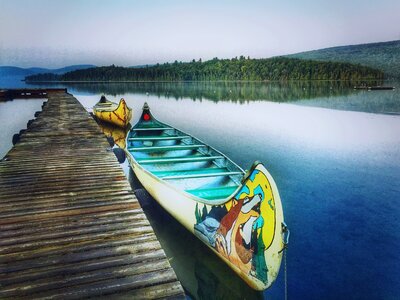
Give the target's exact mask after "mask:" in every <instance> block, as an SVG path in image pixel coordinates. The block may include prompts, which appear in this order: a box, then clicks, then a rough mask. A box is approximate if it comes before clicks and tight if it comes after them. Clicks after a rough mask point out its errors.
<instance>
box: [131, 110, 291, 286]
mask: <svg viewBox="0 0 400 300" xmlns="http://www.w3.org/2000/svg"><path fill="white" fill-rule="evenodd" d="M126 145H127V148H126V149H125V151H126V153H127V157H128V160H129V163H130V165H131V168H132V170H133V172H134V173H135V175H136V177H137V178H138V179H139V181H140V182H141V184H142V185H143V187H144V188H145V189H146V190H147V191H148V192H149V194H150V195H151V196H152V197H153V198H154V199H155V200H156V201H157V202H158V203H159V204H160V205H161V206H162V207H163V208H164V209H165V210H167V211H168V212H169V213H170V214H171V215H172V216H173V217H174V218H175V219H177V220H178V221H179V222H180V223H181V224H182V225H183V226H185V227H186V228H187V229H188V230H189V231H190V232H192V233H193V234H194V235H196V236H197V237H198V238H199V239H200V240H201V241H203V242H204V243H205V244H206V245H207V246H208V247H210V248H211V249H212V250H213V251H214V252H215V253H216V254H217V255H218V256H219V257H221V258H222V260H223V261H225V262H226V263H227V264H228V265H229V266H230V267H231V268H232V269H233V270H234V271H235V272H236V273H237V274H238V275H239V276H240V277H241V278H242V279H243V280H244V281H246V283H247V284H248V285H250V286H251V287H252V288H254V289H256V290H264V289H266V288H268V287H270V286H271V284H272V283H273V282H274V281H275V279H276V278H277V276H278V272H279V269H280V265H281V260H282V253H283V249H284V248H285V247H286V244H287V237H288V231H287V228H286V225H285V223H284V218H283V211H282V204H281V200H280V197H279V192H278V189H277V186H276V184H275V182H274V180H273V178H272V176H271V175H270V174H269V172H268V171H267V170H266V168H265V167H264V165H263V164H261V163H259V162H255V163H254V164H253V166H252V167H251V168H250V170H249V171H247V172H245V171H243V170H242V169H241V168H240V167H239V166H238V165H236V164H235V163H234V162H232V161H231V160H230V159H229V158H227V157H226V156H225V155H224V154H222V153H221V152H219V151H217V150H215V149H214V148H212V147H210V146H208V145H206V144H205V143H203V142H201V141H200V140H198V139H197V138H194V137H193V136H191V135H189V134H187V133H184V132H182V131H180V130H178V129H176V128H174V127H172V126H169V125H167V124H165V123H162V122H160V121H158V120H156V119H155V118H154V117H153V115H152V114H151V112H150V108H149V106H148V105H147V104H146V103H145V105H144V107H143V112H142V115H141V117H140V119H139V121H138V123H137V124H136V125H135V126H134V127H132V129H131V130H130V131H129V132H128V135H127V140H126Z"/></svg>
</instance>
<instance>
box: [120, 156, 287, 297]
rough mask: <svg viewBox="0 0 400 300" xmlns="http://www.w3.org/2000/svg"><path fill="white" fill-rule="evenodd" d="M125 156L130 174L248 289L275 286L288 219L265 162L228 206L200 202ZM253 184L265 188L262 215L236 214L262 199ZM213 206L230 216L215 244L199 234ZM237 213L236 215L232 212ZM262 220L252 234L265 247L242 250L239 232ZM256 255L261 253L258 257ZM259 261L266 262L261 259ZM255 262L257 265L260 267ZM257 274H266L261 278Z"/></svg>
mask: <svg viewBox="0 0 400 300" xmlns="http://www.w3.org/2000/svg"><path fill="white" fill-rule="evenodd" d="M126 152H127V157H128V160H129V162H130V165H131V167H132V170H133V171H134V173H135V175H136V176H137V178H138V179H139V181H140V182H141V184H142V185H143V186H144V188H145V189H146V190H147V191H148V192H149V194H150V195H151V196H152V197H153V198H154V199H155V200H156V201H157V202H158V203H159V204H160V205H161V206H162V207H163V208H164V209H165V210H166V211H168V212H169V213H170V214H171V215H172V216H173V217H174V218H175V219H176V220H178V221H179V222H180V223H181V224H182V225H183V226H185V227H186V228H187V229H188V230H189V231H190V232H192V233H193V234H194V235H196V236H197V237H198V238H199V239H200V240H202V241H203V242H204V243H205V244H206V245H207V246H208V247H209V248H210V249H212V250H213V251H214V253H216V254H217V255H218V256H219V257H220V258H221V259H222V260H223V261H224V262H225V263H227V264H228V265H229V266H230V267H231V268H232V269H233V270H234V271H235V272H236V273H237V274H238V275H239V276H240V277H241V278H242V279H243V280H244V281H245V282H246V283H247V284H248V285H249V286H250V287H252V288H253V289H255V290H259V291H262V290H265V289H267V288H268V287H270V286H271V285H272V283H273V282H274V281H275V280H276V278H277V276H278V273H279V269H280V265H281V260H282V249H283V248H284V246H285V245H284V236H283V235H284V233H283V230H282V224H283V223H284V219H283V210H282V204H281V200H280V196H279V192H278V189H277V186H276V184H275V182H274V180H273V178H272V176H271V175H270V174H269V172H268V171H267V170H266V169H265V167H264V166H263V165H262V164H258V165H257V166H256V167H255V168H254V169H253V170H252V172H251V174H250V175H249V177H247V179H245V180H244V182H243V185H242V186H241V187H240V188H239V189H238V190H237V192H236V193H235V194H234V196H233V197H232V198H230V199H228V200H227V201H226V202H225V203H218V204H217V205H209V204H205V203H204V202H199V201H196V199H195V198H196V197H194V196H192V195H189V194H188V193H185V192H183V191H181V190H178V189H176V188H175V187H174V186H172V185H170V184H168V183H166V182H165V181H164V180H161V179H159V178H158V177H156V176H154V175H153V174H152V173H150V172H148V171H147V170H145V169H144V168H143V167H142V166H141V165H140V164H138V162H137V161H136V160H135V158H133V156H132V155H131V154H130V152H129V151H126ZM254 174H256V175H254ZM252 176H253V177H254V178H252ZM257 176H258V177H257ZM255 184H257V187H258V185H260V186H263V187H264V186H265V187H267V188H266V189H265V195H264V196H265V199H263V202H261V211H260V212H259V213H258V214H257V213H256V212H254V211H253V210H250V211H244V212H243V211H242V210H239V212H237V211H238V209H235V206H236V205H241V203H243V201H246V199H247V200H248V199H254V198H256V197H258V195H256V194H255V193H256V188H255V186H254V185H255ZM247 187H248V188H249V189H248V192H243V188H247ZM213 206H214V207H217V206H218V207H226V208H227V209H228V214H227V215H226V216H225V218H223V220H224V219H225V225H224V226H222V225H223V224H222V223H223V221H222V222H221V224H220V226H219V228H218V231H217V232H216V234H215V236H216V243H215V244H214V245H211V244H210V243H209V242H208V241H207V240H205V239H204V237H202V235H201V233H200V234H199V232H198V231H197V230H196V228H198V226H199V217H205V218H207V217H208V216H209V213H210V212H211V209H212V208H213ZM242 207H244V205H243V206H242ZM235 210H236V213H235V212H234V211H235ZM199 214H200V215H199ZM260 216H262V217H263V219H264V223H263V224H261V225H260V226H259V228H256V229H255V230H253V232H256V233H255V234H256V235H257V236H258V237H257V239H258V240H262V241H263V242H262V245H264V246H263V247H264V248H261V249H253V250H251V251H248V250H246V249H245V248H244V247H243V241H242V240H241V239H240V238H238V237H240V234H241V233H240V231H243V227H245V226H246V224H247V223H250V225H251V224H252V225H251V226H254V223H251V222H254V220H255V219H257V218H259V217H260ZM229 218H231V219H232V218H235V220H231V221H229ZM232 221H233V222H232ZM250 221H251V222H250ZM227 224H229V225H227ZM196 226H197V227H196ZM257 244H259V243H257ZM255 251H257V252H258V254H255V253H254V252H255ZM260 259H261V260H263V261H260ZM255 260H258V261H259V262H258V263H257V262H255ZM261 265H262V266H263V267H264V269H263V270H260V267H259V266H261ZM257 272H263V273H265V274H261V275H260V274H259V273H257Z"/></svg>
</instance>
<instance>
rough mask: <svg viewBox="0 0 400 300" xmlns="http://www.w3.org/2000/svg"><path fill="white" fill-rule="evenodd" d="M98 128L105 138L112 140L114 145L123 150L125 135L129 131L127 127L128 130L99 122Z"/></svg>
mask: <svg viewBox="0 0 400 300" xmlns="http://www.w3.org/2000/svg"><path fill="white" fill-rule="evenodd" d="M99 127H100V129H101V131H102V132H103V133H104V135H105V136H107V137H111V138H113V140H114V143H115V144H116V145H117V146H118V147H120V148H121V149H125V147H126V143H125V140H126V134H127V131H128V130H129V126H128V128H122V127H118V126H115V125H114V124H111V123H105V122H99Z"/></svg>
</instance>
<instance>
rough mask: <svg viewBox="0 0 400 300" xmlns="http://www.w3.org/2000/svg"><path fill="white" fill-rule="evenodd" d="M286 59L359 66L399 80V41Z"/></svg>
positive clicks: (327, 50) (333, 48) (328, 50)
mask: <svg viewBox="0 0 400 300" xmlns="http://www.w3.org/2000/svg"><path fill="white" fill-rule="evenodd" d="M286 57H290V58H300V59H311V60H318V61H331V62H347V63H353V64H360V65H363V66H368V67H371V68H375V69H379V70H382V71H383V72H384V73H385V77H387V78H400V40H398V41H391V42H382V43H370V44H360V45H351V46H341V47H332V48H326V49H320V50H313V51H307V52H301V53H296V54H292V55H288V56H286Z"/></svg>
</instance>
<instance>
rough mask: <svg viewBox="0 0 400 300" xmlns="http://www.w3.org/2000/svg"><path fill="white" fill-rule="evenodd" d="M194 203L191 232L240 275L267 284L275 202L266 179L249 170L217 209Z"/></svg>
mask: <svg viewBox="0 0 400 300" xmlns="http://www.w3.org/2000/svg"><path fill="white" fill-rule="evenodd" d="M201 205H202V204H200V205H199V203H197V204H196V211H195V217H196V224H195V225H194V232H195V234H196V236H198V237H199V238H200V239H201V240H202V241H204V242H205V243H206V244H208V245H210V246H211V247H212V248H214V249H215V250H216V251H217V252H218V253H220V254H221V255H222V256H223V257H225V258H226V259H228V260H229V261H230V262H232V263H233V264H234V265H236V266H237V267H238V268H239V269H240V270H241V271H242V272H244V273H245V274H248V275H249V276H251V277H254V278H256V279H258V280H260V281H261V282H262V283H263V284H267V283H268V268H267V262H266V258H265V250H266V249H268V248H269V247H270V246H271V244H272V242H273V239H274V234H275V223H276V215H275V201H274V196H273V193H272V189H271V185H270V183H269V181H268V179H267V176H266V175H265V174H264V173H263V172H261V171H260V170H257V169H255V170H253V171H252V173H251V174H250V176H249V177H248V178H247V179H246V181H245V183H244V185H243V187H242V189H241V190H240V191H239V192H238V193H237V194H236V195H235V196H234V197H233V198H232V199H231V200H229V201H228V202H226V203H225V204H224V205H220V206H207V205H203V207H202V208H201V207H200V206H201Z"/></svg>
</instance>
